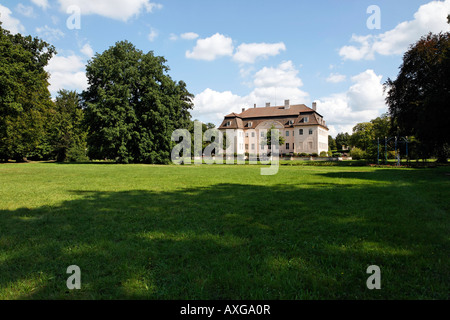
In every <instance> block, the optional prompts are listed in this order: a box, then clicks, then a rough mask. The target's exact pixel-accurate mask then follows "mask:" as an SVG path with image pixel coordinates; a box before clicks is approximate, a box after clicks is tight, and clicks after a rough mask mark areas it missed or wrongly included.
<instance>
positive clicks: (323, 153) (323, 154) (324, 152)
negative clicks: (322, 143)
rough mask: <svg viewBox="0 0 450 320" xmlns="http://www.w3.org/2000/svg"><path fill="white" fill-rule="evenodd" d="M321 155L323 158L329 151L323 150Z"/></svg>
mask: <svg viewBox="0 0 450 320" xmlns="http://www.w3.org/2000/svg"><path fill="white" fill-rule="evenodd" d="M320 156H321V157H322V158H326V157H328V152H326V151H322V152H321V153H320Z"/></svg>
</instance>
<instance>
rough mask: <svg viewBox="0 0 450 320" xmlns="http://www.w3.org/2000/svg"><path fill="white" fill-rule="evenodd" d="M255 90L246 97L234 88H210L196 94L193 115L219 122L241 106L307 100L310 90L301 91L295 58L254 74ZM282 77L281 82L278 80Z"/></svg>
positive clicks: (303, 101)
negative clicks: (216, 89)
mask: <svg viewBox="0 0 450 320" xmlns="http://www.w3.org/2000/svg"><path fill="white" fill-rule="evenodd" d="M253 78H254V80H253V83H252V87H253V90H252V91H251V92H250V93H249V94H248V95H246V96H239V95H236V94H233V93H232V92H231V91H225V92H218V91H214V90H212V89H210V88H208V89H206V90H204V91H203V92H201V93H200V94H198V95H196V96H195V99H194V105H195V107H194V110H193V112H192V115H193V117H194V118H197V119H199V120H201V121H203V122H212V123H215V124H216V125H219V124H220V123H221V122H222V120H223V118H224V116H225V115H227V114H229V113H231V112H236V113H240V112H241V109H242V108H249V107H253V105H254V104H255V103H256V104H257V105H258V106H259V107H261V106H265V103H266V102H271V104H272V105H273V106H274V105H275V104H279V105H282V104H284V100H285V99H289V100H290V101H291V103H292V104H295V103H299V104H300V103H308V102H309V95H308V93H306V92H304V91H302V90H301V89H300V87H301V86H302V85H303V82H302V80H301V79H300V78H299V77H298V71H297V70H296V68H295V67H294V65H293V63H292V61H286V62H283V63H281V64H280V65H279V66H277V67H274V68H263V69H261V70H259V71H258V72H256V73H255V74H254V76H253ZM277 80H279V81H277Z"/></svg>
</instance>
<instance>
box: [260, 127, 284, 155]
mask: <svg viewBox="0 0 450 320" xmlns="http://www.w3.org/2000/svg"><path fill="white" fill-rule="evenodd" d="M272 130H278V129H276V128H275V126H274V125H272V126H271V127H270V129H269V130H267V134H266V139H265V141H262V142H261V144H264V143H265V144H266V145H267V147H268V148H269V149H270V148H272V144H273V145H274V146H277V147H278V146H282V145H283V144H284V143H285V142H286V141H285V139H284V137H283V136H282V135H281V134H280V133H278V141H274V142H272Z"/></svg>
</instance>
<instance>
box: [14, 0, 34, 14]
mask: <svg viewBox="0 0 450 320" xmlns="http://www.w3.org/2000/svg"><path fill="white" fill-rule="evenodd" d="M16 9H17V11H18V12H19V13H20V14H22V15H24V16H25V17H28V18H30V17H33V16H34V10H33V7H31V6H25V5H23V4H22V3H19V4H18V5H17V7H16Z"/></svg>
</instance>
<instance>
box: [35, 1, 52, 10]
mask: <svg viewBox="0 0 450 320" xmlns="http://www.w3.org/2000/svg"><path fill="white" fill-rule="evenodd" d="M31 2H33V3H34V4H35V5H37V6H38V7H40V8H42V9H47V8H48V7H49V4H48V0H31Z"/></svg>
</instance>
